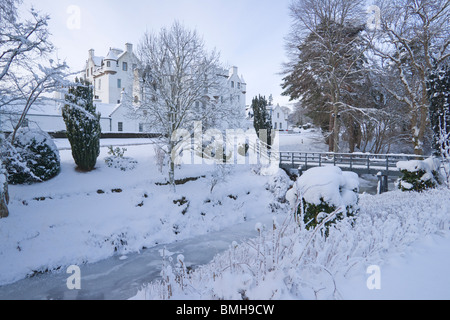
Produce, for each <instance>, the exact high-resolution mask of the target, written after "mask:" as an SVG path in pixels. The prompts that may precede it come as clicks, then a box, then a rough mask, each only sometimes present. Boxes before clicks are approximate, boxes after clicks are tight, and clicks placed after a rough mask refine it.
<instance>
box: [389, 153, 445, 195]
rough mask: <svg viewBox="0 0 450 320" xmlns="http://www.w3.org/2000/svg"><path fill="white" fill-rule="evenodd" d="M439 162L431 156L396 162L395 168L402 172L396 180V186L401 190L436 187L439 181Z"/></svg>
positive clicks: (420, 189) (420, 190)
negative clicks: (424, 158)
mask: <svg viewBox="0 0 450 320" xmlns="http://www.w3.org/2000/svg"><path fill="white" fill-rule="evenodd" d="M440 164H441V162H440V160H439V159H437V158H433V157H431V158H428V159H426V160H411V161H400V162H398V163H397V168H398V169H399V170H400V172H401V173H402V174H403V176H402V177H401V178H400V179H398V181H397V185H398V188H399V189H400V190H402V191H418V192H422V191H424V190H427V189H431V188H436V187H437V186H438V185H439V184H440V183H441V177H440V174H439V167H440Z"/></svg>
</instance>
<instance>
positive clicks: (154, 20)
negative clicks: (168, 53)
mask: <svg viewBox="0 0 450 320" xmlns="http://www.w3.org/2000/svg"><path fill="white" fill-rule="evenodd" d="M290 2H291V0H165V1H163V0H127V1H124V0H25V1H24V7H25V8H29V7H30V6H31V4H33V5H34V7H35V9H36V10H38V11H41V12H42V13H47V14H49V15H50V17H51V21H50V24H49V29H50V32H51V33H52V37H51V41H52V42H53V44H54V45H55V46H56V47H57V48H58V57H59V58H60V59H62V60H66V62H67V63H68V65H69V66H70V67H71V68H72V69H74V70H81V69H83V68H84V63H85V61H86V59H87V57H88V50H89V49H91V48H92V49H95V54H96V55H99V56H106V54H107V53H108V49H109V48H110V47H117V48H121V49H125V43H127V42H130V43H133V44H134V45H135V46H137V44H138V43H139V41H140V39H141V38H142V36H143V34H144V33H145V32H146V31H147V30H148V31H154V32H157V31H159V30H160V28H161V27H169V26H170V25H171V24H172V23H173V21H174V20H178V21H180V22H182V23H183V24H184V25H185V26H186V27H188V28H192V29H196V30H197V31H198V33H199V34H200V35H201V36H203V37H204V40H205V43H206V45H207V46H208V47H209V48H210V49H213V48H216V49H217V50H218V51H219V52H220V53H221V61H222V63H224V64H226V65H230V66H232V65H235V66H237V67H239V74H240V75H241V74H242V75H243V76H244V79H245V80H246V82H247V102H246V103H247V104H251V100H252V98H253V97H254V96H256V95H258V94H261V95H265V96H266V97H267V98H268V97H269V95H270V94H273V97H274V103H275V104H277V103H279V104H280V105H285V106H288V105H289V104H290V103H289V99H288V98H287V97H282V96H281V92H282V89H281V86H280V85H281V83H282V76H281V75H279V74H278V73H279V72H280V70H281V65H282V63H283V62H284V61H286V55H285V50H284V37H285V36H286V35H287V34H288V32H289V27H290V23H291V19H290V17H289V9H288V7H289V3H290ZM71 6H76V7H77V8H79V12H80V15H79V18H80V19H79V21H80V24H79V28H78V27H77V25H76V23H75V24H73V22H74V21H75V22H76V19H75V20H74V19H72V18H73V17H75V16H74V15H73V12H70V11H69V12H68V9H69V8H70V7H71ZM68 22H69V26H70V25H71V26H74V27H69V26H68ZM70 22H72V24H70Z"/></svg>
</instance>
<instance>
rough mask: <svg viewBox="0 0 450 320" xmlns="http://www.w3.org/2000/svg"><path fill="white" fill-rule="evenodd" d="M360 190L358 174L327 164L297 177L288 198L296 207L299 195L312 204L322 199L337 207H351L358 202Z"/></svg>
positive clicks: (317, 203)
mask: <svg viewBox="0 0 450 320" xmlns="http://www.w3.org/2000/svg"><path fill="white" fill-rule="evenodd" d="M358 192H359V179H358V175H357V174H356V173H354V172H347V171H342V170H341V169H340V168H339V167H334V166H326V167H317V168H312V169H309V170H307V171H306V172H304V173H303V175H302V176H301V177H300V178H298V179H297V181H296V183H295V184H294V187H293V188H292V189H291V190H289V191H288V193H287V194H286V199H287V200H288V201H289V203H290V204H291V207H292V208H295V207H296V206H297V204H298V202H297V201H298V199H299V195H302V197H303V199H304V200H305V201H306V202H308V203H311V204H316V205H320V203H321V202H322V201H324V202H326V203H329V204H330V205H333V206H335V207H349V206H353V205H355V204H357V202H358Z"/></svg>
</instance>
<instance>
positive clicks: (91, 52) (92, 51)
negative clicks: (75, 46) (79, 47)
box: [89, 49, 95, 58]
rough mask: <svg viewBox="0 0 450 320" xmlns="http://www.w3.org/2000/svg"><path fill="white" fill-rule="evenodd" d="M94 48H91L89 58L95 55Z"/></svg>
mask: <svg viewBox="0 0 450 320" xmlns="http://www.w3.org/2000/svg"><path fill="white" fill-rule="evenodd" d="M94 52H95V51H94V49H91V50H89V58H93V57H94Z"/></svg>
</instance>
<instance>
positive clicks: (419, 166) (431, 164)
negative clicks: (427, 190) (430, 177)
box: [397, 157, 441, 173]
mask: <svg viewBox="0 0 450 320" xmlns="http://www.w3.org/2000/svg"><path fill="white" fill-rule="evenodd" d="M440 164H441V163H440V161H439V159H436V158H433V157H431V158H428V159H426V160H410V161H399V162H397V168H398V169H399V170H400V171H403V170H406V171H409V172H418V171H425V172H427V173H432V172H433V171H437V170H439V167H440Z"/></svg>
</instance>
